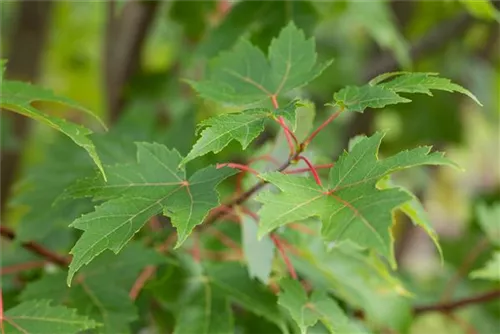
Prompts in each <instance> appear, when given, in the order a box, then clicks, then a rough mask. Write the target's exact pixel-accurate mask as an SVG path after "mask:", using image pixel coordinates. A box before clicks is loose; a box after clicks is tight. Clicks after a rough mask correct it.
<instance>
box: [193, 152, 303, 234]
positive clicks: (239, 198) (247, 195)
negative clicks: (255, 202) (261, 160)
mask: <svg viewBox="0 0 500 334" xmlns="http://www.w3.org/2000/svg"><path fill="white" fill-rule="evenodd" d="M301 153H302V152H301V151H298V152H295V154H294V155H293V156H291V157H290V158H288V160H287V161H285V163H283V164H282V165H281V166H280V167H279V168H278V169H277V170H276V172H282V171H284V170H285V169H287V168H288V167H289V166H291V165H292V163H293V162H294V161H295V160H297V158H298V157H299V155H300V154H301ZM267 183H268V182H267V181H265V180H261V181H259V182H258V183H256V184H255V185H254V186H253V187H252V188H250V189H248V190H247V191H245V192H244V193H242V194H241V195H239V196H237V197H235V198H234V199H232V200H230V201H229V202H227V203H225V204H223V207H224V208H225V210H214V211H213V212H214V213H213V214H211V215H209V216H208V217H207V218H206V219H205V221H204V222H203V224H202V225H200V226H199V229H200V230H203V229H204V228H206V227H207V226H208V225H210V224H211V223H213V222H215V221H216V220H217V219H219V218H221V217H222V216H224V215H225V214H226V213H227V211H228V210H231V209H233V208H234V207H235V206H237V205H240V204H242V203H244V202H245V201H246V200H248V199H249V198H250V197H251V196H252V195H253V194H255V193H256V192H257V191H259V190H260V189H262V188H263V187H264V186H265V185H266V184H267Z"/></svg>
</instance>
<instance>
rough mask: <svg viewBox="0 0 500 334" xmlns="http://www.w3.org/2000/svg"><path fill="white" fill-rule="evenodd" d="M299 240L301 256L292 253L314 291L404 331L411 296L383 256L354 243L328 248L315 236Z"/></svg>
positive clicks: (375, 320) (407, 319)
mask: <svg viewBox="0 0 500 334" xmlns="http://www.w3.org/2000/svg"><path fill="white" fill-rule="evenodd" d="M298 237H299V240H298V241H297V242H296V245H297V247H298V248H299V249H300V253H299V254H298V255H293V254H291V258H292V263H293V266H294V267H295V269H296V270H297V272H298V274H299V275H300V276H301V277H304V278H306V279H307V280H308V281H309V282H310V283H311V284H312V286H313V287H314V288H316V289H321V290H327V291H328V292H330V293H332V294H333V295H334V296H335V297H336V298H339V299H341V300H343V301H344V302H346V303H347V304H348V305H350V306H351V307H353V308H358V309H361V310H363V311H364V314H365V316H366V319H367V320H368V321H369V322H370V323H375V324H378V325H381V326H384V327H389V328H393V329H396V330H397V331H402V327H403V326H404V323H407V321H409V320H411V317H412V315H411V304H410V300H409V299H408V298H406V297H407V296H409V293H408V292H407V291H406V289H405V288H404V286H403V285H402V283H401V282H400V281H399V280H398V279H397V278H396V277H395V276H394V274H393V273H392V272H391V271H389V270H388V268H387V264H386V261H384V260H383V259H381V258H380V256H378V255H377V254H375V253H374V252H368V251H362V250H361V249H360V248H359V246H356V245H355V244H354V243H351V242H341V243H333V246H331V247H329V249H325V248H326V247H325V246H324V244H323V242H321V240H320V239H319V238H317V237H315V236H310V235H305V234H299V235H298Z"/></svg>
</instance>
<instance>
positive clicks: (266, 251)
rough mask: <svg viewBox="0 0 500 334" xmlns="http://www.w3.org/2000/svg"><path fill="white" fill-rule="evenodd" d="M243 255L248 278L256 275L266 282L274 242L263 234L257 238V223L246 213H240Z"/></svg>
mask: <svg viewBox="0 0 500 334" xmlns="http://www.w3.org/2000/svg"><path fill="white" fill-rule="evenodd" d="M240 217H241V224H242V229H241V233H242V243H243V255H244V256H245V259H246V261H247V266H248V274H249V275H250V278H254V277H256V278H257V279H259V280H260V281H261V282H262V283H264V284H267V283H268V281H269V276H270V275H271V269H272V264H273V258H274V243H273V242H272V240H271V238H269V237H268V236H264V238H262V239H261V240H258V239H257V223H256V222H255V220H254V219H253V218H251V217H249V216H248V215H241V216H240Z"/></svg>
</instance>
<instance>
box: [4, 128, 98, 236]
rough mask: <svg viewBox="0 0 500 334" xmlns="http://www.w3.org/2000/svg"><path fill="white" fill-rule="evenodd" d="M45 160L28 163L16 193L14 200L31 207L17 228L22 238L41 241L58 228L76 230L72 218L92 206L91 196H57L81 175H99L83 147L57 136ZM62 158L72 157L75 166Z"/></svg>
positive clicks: (69, 231) (69, 159)
mask: <svg viewBox="0 0 500 334" xmlns="http://www.w3.org/2000/svg"><path fill="white" fill-rule="evenodd" d="M44 153H45V158H44V160H43V161H40V162H37V163H35V164H33V165H31V166H29V167H28V169H27V170H26V173H24V174H25V175H24V178H23V179H21V182H20V186H21V187H20V189H21V191H19V192H16V193H14V194H13V195H14V196H13V197H12V200H11V204H12V205H13V206H14V207H27V208H29V211H28V212H27V213H26V214H25V215H23V216H22V217H21V218H20V221H19V225H18V226H17V229H16V238H17V239H18V240H19V241H41V240H43V239H44V238H46V237H48V236H50V235H51V234H53V233H56V232H61V231H64V232H68V233H72V231H71V230H69V229H68V221H71V220H73V219H75V218H76V217H78V216H80V215H81V214H83V213H84V212H86V211H88V210H90V209H91V208H92V205H91V203H90V201H89V200H88V199H83V200H82V199H79V200H74V199H72V200H68V201H59V202H57V203H56V200H57V199H58V198H59V196H60V195H61V194H62V193H63V192H64V191H65V189H66V188H67V187H69V186H70V185H72V184H73V183H74V182H75V181H77V180H78V179H80V178H84V177H87V176H90V175H95V169H94V167H93V165H92V163H91V162H90V160H89V159H88V156H87V155H86V154H85V152H84V151H83V150H77V149H75V146H74V144H73V143H72V142H71V141H70V140H69V139H68V138H67V137H65V136H63V135H59V136H57V137H56V140H54V142H53V143H51V144H50V146H49V148H47V149H46V152H44ZM61 161H71V165H72V167H71V169H69V170H68V166H67V164H61Z"/></svg>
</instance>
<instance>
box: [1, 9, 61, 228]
mask: <svg viewBox="0 0 500 334" xmlns="http://www.w3.org/2000/svg"><path fill="white" fill-rule="evenodd" d="M18 6H19V14H18V18H17V22H16V26H15V27H14V29H13V31H12V34H11V36H10V44H9V49H10V52H9V53H8V58H7V59H8V63H7V68H6V71H5V77H6V78H8V79H13V80H22V81H29V82H34V81H36V80H37V79H38V76H39V74H40V69H41V61H42V56H43V50H44V45H45V42H46V40H47V36H48V32H49V26H50V17H51V11H52V7H53V2H52V1H28V0H26V1H21V2H20V3H19V5H18ZM2 117H9V118H10V119H11V121H12V122H11V123H12V125H13V131H12V133H13V135H14V136H15V141H16V142H17V143H19V145H18V146H17V147H16V148H15V149H11V150H9V149H5V150H2V152H1V156H0V165H1V167H2V168H1V180H0V183H1V187H0V188H1V189H0V211H1V216H2V218H3V216H4V213H5V211H6V208H5V205H6V204H7V199H8V196H9V193H10V190H11V188H12V184H13V183H14V181H15V178H16V175H17V172H18V169H19V162H20V158H21V155H22V152H23V147H24V142H25V141H26V137H27V136H28V134H29V120H28V119H27V118H26V117H24V116H21V115H18V114H15V113H12V112H8V113H5V114H4V115H2Z"/></svg>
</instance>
